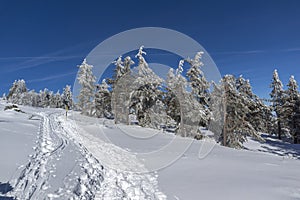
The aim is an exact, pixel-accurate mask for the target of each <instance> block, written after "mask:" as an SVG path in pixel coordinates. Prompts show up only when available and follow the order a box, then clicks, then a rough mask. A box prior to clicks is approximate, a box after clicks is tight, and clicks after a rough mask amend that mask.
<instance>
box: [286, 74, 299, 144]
mask: <svg viewBox="0 0 300 200" xmlns="http://www.w3.org/2000/svg"><path fill="white" fill-rule="evenodd" d="M287 86H288V89H287V90H286V91H284V92H285V96H284V101H283V102H284V103H283V106H282V109H283V112H282V118H283V121H282V122H283V123H284V126H285V127H288V131H289V133H290V134H291V135H292V136H293V137H294V138H295V137H296V136H295V131H294V127H295V125H294V122H295V120H294V117H293V115H294V112H297V109H296V110H295V106H296V102H297V100H298V97H299V92H298V84H297V82H296V80H295V78H294V76H291V77H290V79H289V83H288V84H287ZM294 141H295V140H294Z"/></svg>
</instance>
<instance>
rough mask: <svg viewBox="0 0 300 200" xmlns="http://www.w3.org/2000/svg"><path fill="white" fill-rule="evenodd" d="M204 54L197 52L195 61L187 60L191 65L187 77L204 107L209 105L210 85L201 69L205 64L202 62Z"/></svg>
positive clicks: (194, 93)
mask: <svg viewBox="0 0 300 200" xmlns="http://www.w3.org/2000/svg"><path fill="white" fill-rule="evenodd" d="M202 55H203V52H197V54H196V55H195V58H194V59H190V58H188V59H186V62H187V63H189V64H190V69H189V70H188V71H187V74H186V75H187V77H188V78H189V83H190V85H191V88H192V94H193V95H194V96H195V98H196V99H197V100H198V101H199V102H200V104H202V105H207V103H208V102H207V98H208V88H209V83H208V81H207V80H206V78H205V76H204V73H203V71H202V70H201V69H200V67H202V66H203V65H204V64H203V62H202V61H201V58H202Z"/></svg>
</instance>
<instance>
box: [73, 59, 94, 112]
mask: <svg viewBox="0 0 300 200" xmlns="http://www.w3.org/2000/svg"><path fill="white" fill-rule="evenodd" d="M92 69H93V66H92V65H89V64H87V61H86V59H84V60H83V62H82V64H81V65H80V66H79V72H78V77H77V79H78V82H79V84H80V85H81V88H80V92H79V96H78V97H77V98H78V108H79V109H80V110H81V113H82V114H85V115H91V114H92V110H93V103H92V102H93V98H94V93H95V82H96V77H95V76H94V75H93V71H92Z"/></svg>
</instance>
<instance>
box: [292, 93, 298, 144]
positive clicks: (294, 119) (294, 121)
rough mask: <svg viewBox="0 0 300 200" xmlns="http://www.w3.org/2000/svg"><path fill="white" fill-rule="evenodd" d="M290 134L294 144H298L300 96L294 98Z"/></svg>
mask: <svg viewBox="0 0 300 200" xmlns="http://www.w3.org/2000/svg"><path fill="white" fill-rule="evenodd" d="M291 119H292V120H291V121H292V123H291V124H292V126H291V127H292V134H293V139H294V144H300V96H299V95H298V96H297V98H296V102H295V105H294V109H293V114H292V118H291Z"/></svg>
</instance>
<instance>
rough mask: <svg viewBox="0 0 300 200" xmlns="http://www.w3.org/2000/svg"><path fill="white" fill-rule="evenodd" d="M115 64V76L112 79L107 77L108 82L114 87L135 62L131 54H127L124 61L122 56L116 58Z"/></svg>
mask: <svg viewBox="0 0 300 200" xmlns="http://www.w3.org/2000/svg"><path fill="white" fill-rule="evenodd" d="M113 64H114V65H115V66H116V67H115V69H114V74H113V77H112V78H111V79H107V83H108V84H110V85H112V88H114V85H115V84H116V83H117V82H118V80H119V79H120V78H121V77H122V76H123V75H124V74H126V73H129V72H130V67H131V65H133V64H134V62H133V61H132V60H131V58H130V57H129V56H127V57H126V58H125V59H124V61H123V60H122V56H119V58H118V59H117V60H115V61H114V62H113Z"/></svg>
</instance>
